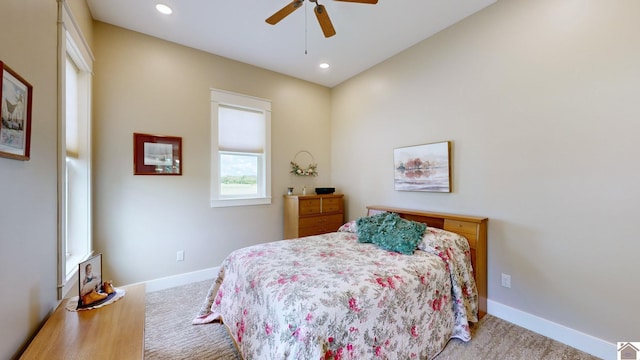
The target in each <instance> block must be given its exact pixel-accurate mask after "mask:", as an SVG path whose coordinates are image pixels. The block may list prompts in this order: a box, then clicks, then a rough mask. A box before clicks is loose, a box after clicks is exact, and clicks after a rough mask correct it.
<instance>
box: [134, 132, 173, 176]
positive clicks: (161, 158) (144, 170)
mask: <svg viewBox="0 0 640 360" xmlns="http://www.w3.org/2000/svg"><path fill="white" fill-rule="evenodd" d="M133 174H134V175H182V138H181V137H176V136H160V135H149V134H138V133H134V134H133Z"/></svg>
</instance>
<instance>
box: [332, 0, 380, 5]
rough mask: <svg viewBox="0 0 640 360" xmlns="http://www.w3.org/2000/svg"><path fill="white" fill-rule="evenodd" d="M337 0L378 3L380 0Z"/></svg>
mask: <svg viewBox="0 0 640 360" xmlns="http://www.w3.org/2000/svg"><path fill="white" fill-rule="evenodd" d="M335 1H344V2H354V3H361V4H377V3H378V0H335Z"/></svg>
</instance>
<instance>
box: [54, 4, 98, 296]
mask: <svg viewBox="0 0 640 360" xmlns="http://www.w3.org/2000/svg"><path fill="white" fill-rule="evenodd" d="M67 59H70V60H71V61H72V62H73V64H74V65H75V66H76V68H78V69H79V73H78V94H79V96H78V104H77V105H78V108H77V114H78V117H79V118H82V119H83V120H84V121H86V128H85V130H84V132H83V133H82V134H81V135H80V136H81V137H82V154H81V156H82V161H83V164H84V166H85V168H84V169H86V171H87V172H86V175H87V176H86V183H85V182H83V183H82V184H81V185H80V186H81V187H82V188H83V193H84V194H83V195H85V196H86V201H87V204H84V206H86V211H87V214H86V219H87V224H83V229H84V231H83V234H84V236H81V237H80V238H81V239H82V240H81V241H83V242H85V241H86V244H83V245H86V246H85V249H86V253H85V254H75V255H76V256H74V257H73V259H72V258H70V257H69V254H68V251H67V233H68V231H67V224H68V221H69V219H68V218H67V209H68V204H67V199H68V196H69V186H68V181H67V180H68V177H67V175H68V166H67V160H68V155H69V154H67V141H66V138H67V133H66V132H67V128H66V119H67V109H66V103H67V85H66V78H67V76H66V75H67V74H66V66H67ZM93 61H94V56H93V54H92V53H91V50H90V48H89V46H88V44H87V42H86V39H85V38H84V36H83V35H82V31H81V30H80V27H79V26H78V24H77V22H76V21H75V19H74V17H73V15H72V13H71V9H70V7H69V4H68V3H67V1H66V0H58V114H57V116H58V134H57V135H58V218H59V221H58V299H63V298H65V297H67V295H68V294H69V293H70V292H71V291H73V290H76V289H77V287H76V286H77V280H78V263H80V262H82V261H84V260H86V259H87V258H89V257H90V256H91V255H92V254H93V248H92V246H93V244H92V214H91V208H92V206H91V88H92V71H93ZM78 156H79V155H78ZM72 157H73V155H72ZM84 225H86V226H84Z"/></svg>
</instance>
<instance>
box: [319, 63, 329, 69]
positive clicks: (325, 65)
mask: <svg viewBox="0 0 640 360" xmlns="http://www.w3.org/2000/svg"><path fill="white" fill-rule="evenodd" d="M320 68H321V69H328V68H329V64H327V63H322V64H320Z"/></svg>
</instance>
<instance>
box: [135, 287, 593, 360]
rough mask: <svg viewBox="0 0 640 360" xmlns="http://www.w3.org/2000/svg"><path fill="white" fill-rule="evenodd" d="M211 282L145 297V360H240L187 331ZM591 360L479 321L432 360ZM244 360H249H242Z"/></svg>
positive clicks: (220, 341)
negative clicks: (462, 338)
mask: <svg viewBox="0 0 640 360" xmlns="http://www.w3.org/2000/svg"><path fill="white" fill-rule="evenodd" d="M210 284H211V281H204V282H198V283H193V284H189V285H185V286H180V287H175V288H171V289H167V290H162V291H156V292H152V293H148V294H147V309H146V311H147V312H146V328H145V359H148V360H152V359H154V360H169V359H171V360H174V359H176V360H177V359H185V360H186V359H190V360H197V359H214V360H215V359H220V360H222V359H230V360H235V359H240V357H239V355H238V353H237V352H236V349H235V347H234V345H233V342H232V340H231V338H230V337H229V335H228V334H227V331H226V328H225V327H224V326H223V325H220V324H207V325H192V324H191V320H192V319H193V318H194V316H195V315H196V314H197V312H198V310H199V309H200V305H201V304H202V301H203V300H204V298H205V296H206V295H207V290H208V289H209V286H210ZM454 359H455V360H466V359H469V360H471V359H473V360H483V359H487V360H489V359H490V360H536V359H548V360H594V359H597V358H596V357H593V356H591V355H589V354H585V353H584V352H581V351H578V350H576V349H574V348H571V347H568V346H566V345H563V344H561V343H558V342H556V341H553V340H551V339H549V338H546V337H544V336H542V335H538V334H536V333H534V332H531V331H528V330H525V329H523V328H521V327H518V326H516V325H513V324H511V323H508V322H506V321H503V320H501V319H498V318H496V317H493V316H491V315H487V316H485V317H484V318H483V319H482V321H480V323H479V324H478V325H477V326H475V327H474V329H473V339H472V340H471V341H469V342H468V343H464V342H462V341H459V340H455V339H454V340H451V341H450V342H449V343H448V344H447V346H446V347H445V349H444V350H443V351H442V352H441V353H440V355H438V356H437V357H436V358H435V360H454ZM247 360H250V359H247Z"/></svg>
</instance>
